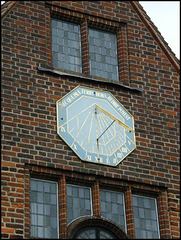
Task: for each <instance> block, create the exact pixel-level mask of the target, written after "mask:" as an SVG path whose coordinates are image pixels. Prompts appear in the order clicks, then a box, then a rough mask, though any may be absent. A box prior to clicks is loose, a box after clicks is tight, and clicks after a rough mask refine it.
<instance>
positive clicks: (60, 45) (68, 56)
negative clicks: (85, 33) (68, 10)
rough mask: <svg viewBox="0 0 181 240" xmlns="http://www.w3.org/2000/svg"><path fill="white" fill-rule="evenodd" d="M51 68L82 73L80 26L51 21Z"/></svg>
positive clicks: (55, 20)
mask: <svg viewBox="0 0 181 240" xmlns="http://www.w3.org/2000/svg"><path fill="white" fill-rule="evenodd" d="M51 26H52V60H53V67H57V68H61V69H66V70H70V71H74V72H80V73H81V72H82V58H81V40H80V39H81V36H80V25H78V24H75V23H69V22H66V21H62V20H57V19H52V22H51Z"/></svg>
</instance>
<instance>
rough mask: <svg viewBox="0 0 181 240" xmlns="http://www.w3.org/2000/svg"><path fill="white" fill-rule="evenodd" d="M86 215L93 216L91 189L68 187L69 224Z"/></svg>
mask: <svg viewBox="0 0 181 240" xmlns="http://www.w3.org/2000/svg"><path fill="white" fill-rule="evenodd" d="M85 215H91V193H90V188H86V187H80V186H75V185H67V222H68V223H70V222H71V221H72V220H73V219H75V218H78V217H80V216H85Z"/></svg>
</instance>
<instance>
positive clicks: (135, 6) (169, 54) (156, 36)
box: [130, 1, 180, 74]
mask: <svg viewBox="0 0 181 240" xmlns="http://www.w3.org/2000/svg"><path fill="white" fill-rule="evenodd" d="M130 3H131V5H132V7H133V9H134V10H135V11H136V13H137V14H138V15H139V17H140V19H141V20H142V21H143V23H144V24H145V25H146V27H147V28H148V30H149V31H150V33H151V34H152V36H153V37H154V38H155V40H156V41H157V43H158V44H159V46H160V47H161V49H162V50H163V52H164V53H165V55H166V56H167V58H168V60H169V61H170V62H171V64H172V65H173V67H174V68H175V70H176V71H177V73H178V74H180V66H179V63H178V62H177V61H176V57H175V56H173V55H172V54H171V53H170V52H169V51H168V49H167V47H166V46H165V44H164V43H163V41H162V40H161V39H160V38H159V37H158V35H157V34H156V33H155V30H154V29H153V27H152V26H151V25H150V24H149V23H148V21H147V20H146V18H145V17H144V16H143V14H142V13H141V11H140V9H139V7H138V6H137V2H136V1H130ZM177 60H178V59H177ZM178 61H179V60H178Z"/></svg>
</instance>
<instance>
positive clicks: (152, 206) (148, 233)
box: [133, 195, 159, 239]
mask: <svg viewBox="0 0 181 240" xmlns="http://www.w3.org/2000/svg"><path fill="white" fill-rule="evenodd" d="M133 212H134V223H135V235H136V238H154V239H157V238H159V229H158V216H157V207H156V199H155V198H148V197H143V196H136V195H133Z"/></svg>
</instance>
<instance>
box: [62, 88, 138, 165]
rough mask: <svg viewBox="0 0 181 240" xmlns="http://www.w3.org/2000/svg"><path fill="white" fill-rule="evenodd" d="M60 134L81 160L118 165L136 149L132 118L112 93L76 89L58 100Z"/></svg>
mask: <svg viewBox="0 0 181 240" xmlns="http://www.w3.org/2000/svg"><path fill="white" fill-rule="evenodd" d="M57 132H58V134H59V135H60V137H61V138H62V139H63V140H64V141H65V142H66V143H67V144H68V145H69V146H70V148H71V149H72V150H73V151H74V152H75V153H76V154H77V155H78V156H79V157H80V158H81V160H84V161H89V162H94V163H102V164H107V165H112V166H116V165H117V164H118V163H119V162H120V161H122V160H123V159H124V158H125V157H126V156H127V155H128V154H130V153H131V152H132V151H133V150H134V149H135V147H136V144H135V132H134V119H133V116H132V115H131V114H130V113H129V112H128V111H127V110H126V109H125V108H124V107H123V106H122V105H121V104H120V103H119V102H118V100H117V99H116V98H115V97H113V95H112V94H111V93H109V92H104V91H99V90H95V89H90V88H86V87H80V86H79V87H77V88H75V89H73V90H72V91H71V92H70V93H69V94H67V95H66V96H64V97H63V98H62V99H60V100H58V101H57Z"/></svg>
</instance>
